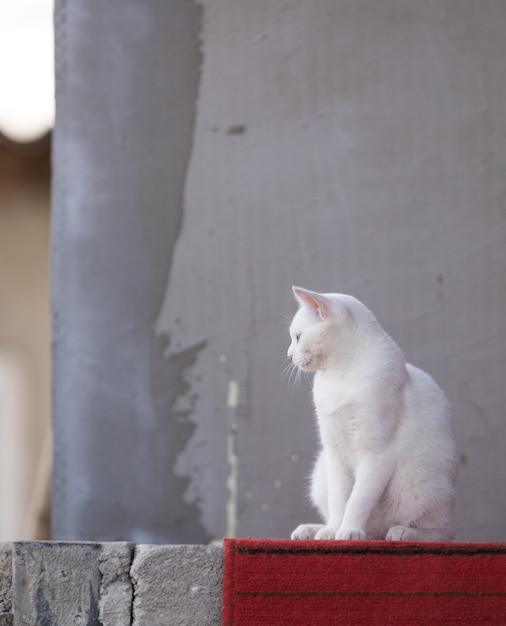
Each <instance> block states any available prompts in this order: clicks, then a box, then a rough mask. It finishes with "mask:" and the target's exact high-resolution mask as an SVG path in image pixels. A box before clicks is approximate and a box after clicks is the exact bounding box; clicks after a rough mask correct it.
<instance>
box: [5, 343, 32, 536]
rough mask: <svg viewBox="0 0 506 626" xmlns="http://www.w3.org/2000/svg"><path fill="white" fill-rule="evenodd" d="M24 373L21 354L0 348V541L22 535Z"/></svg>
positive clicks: (25, 385) (24, 417)
mask: <svg viewBox="0 0 506 626" xmlns="http://www.w3.org/2000/svg"><path fill="white" fill-rule="evenodd" d="M27 390H28V376H27V370H26V366H25V364H24V363H23V360H22V358H21V357H20V356H19V355H18V354H16V353H14V352H11V351H8V350H5V349H0V501H1V503H2V507H1V515H0V541H12V540H16V539H22V534H23V526H24V513H25V511H24V509H25V504H26V483H27V481H26V462H25V460H26V452H25V451H24V444H25V442H24V431H25V428H26V423H27V417H28V415H27V408H26V394H27Z"/></svg>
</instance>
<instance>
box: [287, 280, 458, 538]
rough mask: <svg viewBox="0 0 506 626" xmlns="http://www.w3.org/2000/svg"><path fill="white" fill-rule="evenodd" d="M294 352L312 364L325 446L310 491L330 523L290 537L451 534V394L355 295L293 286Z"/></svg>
mask: <svg viewBox="0 0 506 626" xmlns="http://www.w3.org/2000/svg"><path fill="white" fill-rule="evenodd" d="M293 291H294V293H295V297H296V299H297V300H298V302H299V305H300V309H299V310H298V312H297V313H296V314H295V316H294V318H293V321H292V323H291V326H290V336H291V340H292V341H291V344H290V347H289V349H288V357H289V358H290V359H292V362H293V363H294V365H296V366H297V367H298V368H300V369H301V370H305V371H313V372H315V375H314V383H313V400H314V405H315V408H316V415H317V418H318V426H319V430H320V439H321V451H320V454H319V457H318V459H317V461H316V465H315V467H314V470H313V475H312V481H311V499H312V501H313V503H314V505H315V506H316V507H317V508H318V509H319V511H320V513H321V515H322V517H323V519H324V521H325V524H302V525H300V526H298V527H297V528H296V529H295V530H294V531H293V533H292V539H342V540H359V539H389V540H403V541H451V540H452V538H453V528H452V521H451V512H452V508H453V503H454V483H455V476H456V468H457V463H456V446H455V439H454V435H453V426H452V414H451V409H450V406H449V403H448V401H447V399H446V397H445V395H444V394H443V392H442V391H441V389H440V388H439V387H438V386H437V385H436V383H435V382H434V381H433V380H432V378H431V377H430V376H429V375H428V374H426V373H425V372H423V371H422V370H419V369H417V368H416V367H413V366H412V365H409V364H406V363H405V360H404V356H403V354H402V352H401V351H400V349H399V348H398V347H397V345H396V344H395V342H394V341H393V339H392V338H391V337H389V336H388V335H387V333H386V332H385V331H384V330H383V329H382V328H381V326H380V325H379V323H378V321H377V320H376V318H375V317H374V315H373V314H372V312H371V311H369V309H368V308H367V307H365V306H364V305H363V304H362V303H361V302H359V301H358V300H357V299H355V298H353V297H352V296H347V295H342V294H320V293H315V292H312V291H307V290H305V289H301V288H298V287H294V288H293Z"/></svg>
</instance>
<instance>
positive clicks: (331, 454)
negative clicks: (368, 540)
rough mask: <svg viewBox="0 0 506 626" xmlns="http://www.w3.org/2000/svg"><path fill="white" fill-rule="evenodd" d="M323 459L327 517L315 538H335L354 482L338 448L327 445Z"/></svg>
mask: <svg viewBox="0 0 506 626" xmlns="http://www.w3.org/2000/svg"><path fill="white" fill-rule="evenodd" d="M323 460H324V462H325V474H326V483H327V493H326V495H327V507H326V509H327V515H326V518H327V519H326V523H325V525H324V526H322V527H321V528H320V529H319V530H318V531H317V533H316V535H315V539H323V540H333V539H337V538H338V537H337V534H338V531H339V528H340V526H341V522H342V519H343V515H344V511H345V507H346V502H347V499H348V496H349V494H350V491H351V488H352V482H351V477H350V475H349V472H348V471H347V470H346V468H345V467H344V465H343V463H342V461H341V457H340V456H339V452H338V450H337V449H336V448H334V447H332V446H327V447H326V448H325V449H324V451H323Z"/></svg>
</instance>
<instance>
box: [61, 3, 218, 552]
mask: <svg viewBox="0 0 506 626" xmlns="http://www.w3.org/2000/svg"><path fill="white" fill-rule="evenodd" d="M200 14H201V10H200V7H199V6H198V5H197V4H195V3H193V2H187V1H186V0H172V1H171V2H160V1H157V0H148V1H147V2H142V3H139V2H135V1H134V0H127V1H126V2H125V1H123V0H121V1H119V0H118V1H114V2H112V3H108V4H107V5H103V3H100V2H97V1H95V0H93V1H92V2H88V1H82V0H57V2H56V7H55V23H56V68H57V69H56V72H57V76H56V82H57V84H56V105H57V112H56V128H55V132H54V153H53V168H54V178H53V243H52V245H53V251H52V252H53V268H52V269H53V316H54V317H53V320H54V321H53V342H54V356H53V377H54V396H53V412H54V421H53V427H54V484H53V532H54V536H55V538H58V539H94V540H98V539H100V540H114V539H131V540H134V541H148V542H205V541H206V540H207V539H208V537H209V535H208V532H207V531H206V530H205V528H204V527H203V526H202V524H201V522H200V519H199V515H198V512H197V509H196V507H195V506H194V505H193V504H191V503H187V502H185V501H184V500H183V493H184V490H185V488H186V485H187V482H188V481H187V479H185V478H184V477H181V476H176V475H175V474H174V472H173V466H174V463H175V459H176V457H177V455H178V454H179V451H180V450H181V449H182V448H184V446H185V445H186V442H187V440H188V439H189V437H190V436H191V434H192V432H193V429H194V426H193V425H192V424H191V423H189V422H188V421H187V420H186V419H185V418H184V411H183V412H182V414H181V415H180V416H179V418H178V419H177V420H176V419H174V417H173V416H172V415H171V410H172V407H173V405H174V404H175V402H176V400H177V398H178V397H179V396H180V395H181V394H184V392H185V390H186V388H187V382H186V381H185V378H184V376H185V370H186V368H188V367H189V366H190V365H191V364H192V363H193V361H194V360H195V358H196V356H197V354H198V351H199V348H195V349H193V350H187V351H183V352H181V353H180V354H178V355H175V356H172V357H170V358H166V357H165V356H164V350H165V349H166V347H167V341H166V340H165V339H164V338H162V337H157V336H156V335H155V332H154V329H153V322H154V320H155V318H156V314H157V311H158V309H159V306H160V303H161V301H162V298H163V294H164V290H165V288H166V285H167V280H168V268H169V267H170V263H171V258H172V255H173V250H174V245H175V242H176V240H177V238H178V236H179V234H180V229H181V223H182V218H183V190H184V182H185V175H186V167H187V162H188V159H189V155H190V149H191V145H192V137H193V123H194V115H195V103H196V97H197V88H198V84H199V73H200V52H199V43H198V36H199V30H200Z"/></svg>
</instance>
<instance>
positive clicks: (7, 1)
mask: <svg viewBox="0 0 506 626" xmlns="http://www.w3.org/2000/svg"><path fill="white" fill-rule="evenodd" d="M53 5H54V1H53V0H0V132H2V133H3V134H4V135H6V136H7V137H9V139H11V140H13V141H18V142H28V141H34V140H36V139H38V138H39V137H41V136H42V135H44V134H45V133H46V132H47V131H48V130H49V129H50V128H52V126H53V121H54V59H53V55H54V42H53Z"/></svg>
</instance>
